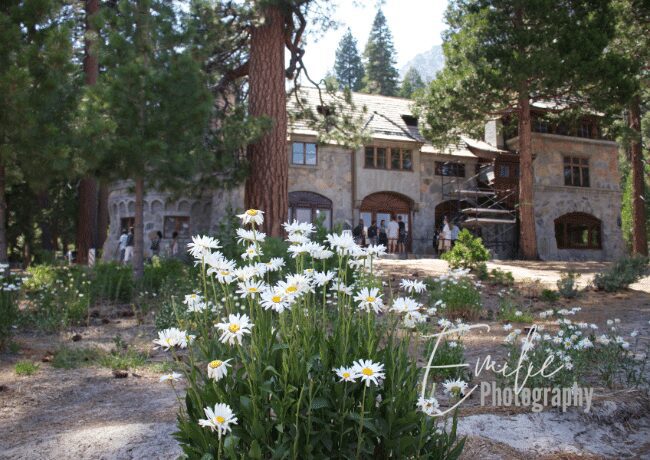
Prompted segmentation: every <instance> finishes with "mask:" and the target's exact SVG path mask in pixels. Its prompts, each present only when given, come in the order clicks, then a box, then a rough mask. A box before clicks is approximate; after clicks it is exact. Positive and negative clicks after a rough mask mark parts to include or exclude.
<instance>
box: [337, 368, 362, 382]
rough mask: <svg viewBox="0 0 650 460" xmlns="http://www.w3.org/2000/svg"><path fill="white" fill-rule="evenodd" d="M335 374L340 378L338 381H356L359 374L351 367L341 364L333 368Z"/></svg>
mask: <svg viewBox="0 0 650 460" xmlns="http://www.w3.org/2000/svg"><path fill="white" fill-rule="evenodd" d="M333 370H334V372H336V375H337V376H338V377H339V378H340V379H341V380H339V382H356V380H357V378H359V376H358V375H357V373H356V372H355V371H354V369H353V368H351V367H345V366H341V367H339V368H338V369H333Z"/></svg>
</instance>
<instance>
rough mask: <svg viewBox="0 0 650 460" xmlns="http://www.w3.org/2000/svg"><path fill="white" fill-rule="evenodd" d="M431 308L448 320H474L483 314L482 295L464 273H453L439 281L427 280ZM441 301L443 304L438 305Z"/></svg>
mask: <svg viewBox="0 0 650 460" xmlns="http://www.w3.org/2000/svg"><path fill="white" fill-rule="evenodd" d="M427 285H428V287H429V292H430V297H429V303H430V306H437V307H438V309H439V310H440V311H441V312H443V313H444V314H445V316H447V317H448V318H451V319H455V318H465V319H474V318H476V317H478V315H479V313H480V312H481V293H480V292H479V290H478V289H477V287H476V284H475V283H474V282H473V281H472V280H471V279H470V278H469V277H467V276H465V275H464V274H462V273H454V272H451V273H450V275H443V276H441V277H439V278H437V279H429V280H427ZM438 301H441V302H442V303H441V304H437V302H438Z"/></svg>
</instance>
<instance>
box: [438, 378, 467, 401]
mask: <svg viewBox="0 0 650 460" xmlns="http://www.w3.org/2000/svg"><path fill="white" fill-rule="evenodd" d="M442 386H443V387H444V388H445V392H447V394H449V395H450V396H456V397H460V396H464V395H465V390H466V389H467V383H466V382H465V381H463V380H461V379H456V380H451V379H449V380H447V381H445V382H443V384H442Z"/></svg>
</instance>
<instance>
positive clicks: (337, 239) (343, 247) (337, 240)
mask: <svg viewBox="0 0 650 460" xmlns="http://www.w3.org/2000/svg"><path fill="white" fill-rule="evenodd" d="M327 241H328V242H329V244H330V246H331V247H332V248H333V249H335V250H336V252H337V253H338V254H339V255H348V254H350V252H351V251H352V248H355V247H356V246H357V245H356V243H355V242H354V238H353V237H352V233H348V232H345V233H343V234H341V235H336V234H333V233H332V234H329V235H327Z"/></svg>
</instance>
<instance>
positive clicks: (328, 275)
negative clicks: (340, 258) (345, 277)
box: [313, 270, 336, 286]
mask: <svg viewBox="0 0 650 460" xmlns="http://www.w3.org/2000/svg"><path fill="white" fill-rule="evenodd" d="M335 276H336V273H335V272H334V271H333V270H330V271H328V272H314V277H313V279H314V284H315V285H316V286H325V285H326V284H327V283H329V282H330V281H332V280H333V279H334V277H335Z"/></svg>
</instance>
